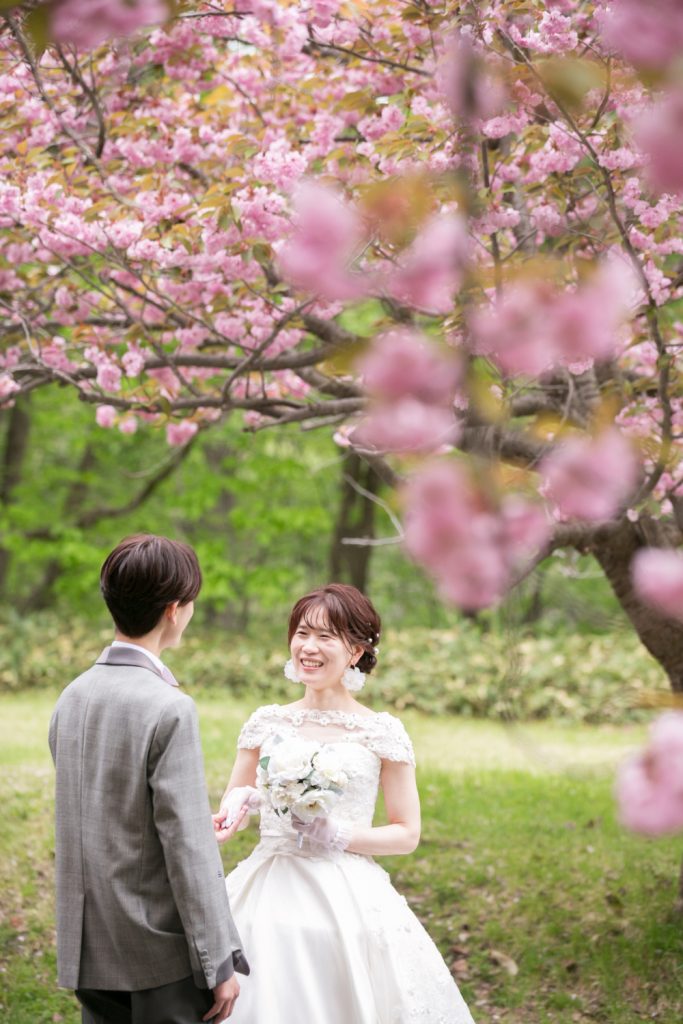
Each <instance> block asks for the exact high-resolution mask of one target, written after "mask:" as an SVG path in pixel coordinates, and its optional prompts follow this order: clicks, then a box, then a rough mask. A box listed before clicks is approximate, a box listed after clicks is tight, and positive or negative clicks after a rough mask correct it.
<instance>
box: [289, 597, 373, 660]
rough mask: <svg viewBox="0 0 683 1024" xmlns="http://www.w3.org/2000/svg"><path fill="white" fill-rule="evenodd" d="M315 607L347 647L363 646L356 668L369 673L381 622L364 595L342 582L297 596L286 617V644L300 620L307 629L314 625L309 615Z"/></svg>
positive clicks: (290, 640)
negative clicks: (287, 622) (287, 628)
mask: <svg viewBox="0 0 683 1024" xmlns="http://www.w3.org/2000/svg"><path fill="white" fill-rule="evenodd" d="M318 609H320V610H321V611H322V612H323V613H324V615H325V621H326V624H327V626H328V627H329V630H330V632H331V633H334V635H335V636H338V637H339V638H340V640H343V642H344V643H345V644H346V646H347V647H348V648H349V649H351V648H352V647H356V646H357V647H362V648H363V653H362V654H361V656H360V658H359V659H358V661H357V662H356V667H357V668H359V669H360V671H361V672H365V674H366V675H367V673H368V672H372V670H373V668H374V667H375V665H376V664H377V654H376V649H377V645H378V643H379V634H380V629H381V626H382V623H381V621H380V617H379V615H378V614H377V612H376V611H375V609H374V608H373V606H372V604H371V602H370V601H369V600H368V598H367V597H366V596H365V594H361V592H360V590H357V589H356V587H351V586H349V585H348V584H346V583H328V585H327V586H326V587H320V588H319V589H318V590H312V591H311V593H310V594H306V596H305V597H300V598H299V600H298V601H297V602H296V604H295V605H294V607H293V608H292V613H291V615H290V616H289V632H288V634H287V642H288V643H291V642H292V637H293V636H294V634H295V633H296V631H297V629H298V628H299V624H300V623H301V622H304V623H305V624H306V625H307V626H308V627H309V628H310V629H313V628H315V625H314V618H313V615H314V612H316V611H317V610H318Z"/></svg>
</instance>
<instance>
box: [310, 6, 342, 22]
mask: <svg viewBox="0 0 683 1024" xmlns="http://www.w3.org/2000/svg"><path fill="white" fill-rule="evenodd" d="M309 8H310V12H311V15H312V18H311V20H312V22H313V24H314V25H316V26H317V27H318V28H326V27H327V25H329V24H330V22H331V21H332V19H333V17H334V15H335V14H336V13H337V11H338V10H339V0H309Z"/></svg>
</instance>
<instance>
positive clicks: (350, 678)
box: [341, 665, 365, 690]
mask: <svg viewBox="0 0 683 1024" xmlns="http://www.w3.org/2000/svg"><path fill="white" fill-rule="evenodd" d="M341 681H342V683H343V684H344V686H345V687H346V689H347V690H360V689H362V687H363V684H364V683H365V672H361V670H360V669H359V668H356V666H355V665H349V667H348V668H346V669H344V675H343V676H342V679H341Z"/></svg>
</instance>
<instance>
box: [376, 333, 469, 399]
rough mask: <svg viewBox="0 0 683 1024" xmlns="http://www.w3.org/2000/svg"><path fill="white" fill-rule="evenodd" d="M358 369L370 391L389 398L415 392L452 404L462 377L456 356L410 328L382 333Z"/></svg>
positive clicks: (420, 395)
mask: <svg viewBox="0 0 683 1024" xmlns="http://www.w3.org/2000/svg"><path fill="white" fill-rule="evenodd" d="M357 368H358V370H359V372H360V374H361V376H362V378H363V383H364V385H365V387H366V390H367V391H368V393H369V394H371V395H373V396H375V397H378V398H384V399H388V400H394V399H398V398H405V397H406V396H408V395H412V396H413V397H414V398H417V399H419V400H420V401H421V402H426V403H428V404H429V403H438V404H448V403H450V402H451V401H452V399H453V394H454V392H455V389H456V387H457V384H458V381H459V379H460V367H459V365H458V363H457V362H456V361H455V359H454V358H453V357H452V356H450V357H449V356H447V355H446V354H445V353H444V352H443V351H442V350H441V349H440V348H438V346H437V345H436V344H435V343H434V342H433V341H431V339H429V338H428V337H427V336H426V335H424V334H422V333H421V332H419V331H416V330H414V329H412V328H409V327H396V328H394V329H393V330H390V331H386V332H385V333H384V334H380V335H379V336H378V337H377V338H375V339H374V340H373V342H372V344H371V346H370V348H369V349H368V351H367V352H366V353H365V355H364V356H363V357H362V359H361V360H360V361H359V363H358V365H357Z"/></svg>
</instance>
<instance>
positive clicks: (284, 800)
mask: <svg viewBox="0 0 683 1024" xmlns="http://www.w3.org/2000/svg"><path fill="white" fill-rule="evenodd" d="M305 788H306V784H305V783H303V782H285V783H276V784H275V785H273V786H271V787H270V790H269V793H270V803H271V805H272V807H273V809H274V810H276V811H285V810H287V809H288V808H290V807H291V806H292V804H293V803H295V802H296V801H297V800H299V799H300V798H301V797H302V795H303V792H304V789H305Z"/></svg>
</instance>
